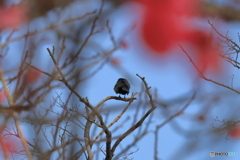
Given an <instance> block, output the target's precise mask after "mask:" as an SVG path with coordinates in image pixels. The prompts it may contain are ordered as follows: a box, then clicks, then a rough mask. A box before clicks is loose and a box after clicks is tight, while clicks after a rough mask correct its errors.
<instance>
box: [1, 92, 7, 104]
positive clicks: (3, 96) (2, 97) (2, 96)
mask: <svg viewBox="0 0 240 160" xmlns="http://www.w3.org/2000/svg"><path fill="white" fill-rule="evenodd" d="M5 97H6V96H5V94H4V92H0V103H1V102H3V100H4V99H5Z"/></svg>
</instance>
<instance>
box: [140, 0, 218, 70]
mask: <svg viewBox="0 0 240 160" xmlns="http://www.w3.org/2000/svg"><path fill="white" fill-rule="evenodd" d="M136 2H138V3H140V4H142V6H143V16H142V17H141V21H142V26H141V29H140V31H141V36H142V39H143V41H144V43H145V44H146V45H147V46H148V47H149V48H150V49H152V50H153V51H154V52H153V53H155V54H158V55H165V54H166V53H167V51H169V50H170V49H171V48H172V47H176V46H177V45H178V44H179V42H188V43H189V44H190V45H191V46H193V47H194V49H195V52H194V56H195V57H196V58H197V62H196V64H197V66H198V67H199V68H200V69H201V71H203V72H204V71H206V70H208V69H213V70H214V71H217V70H219V69H220V57H219V56H217V54H216V53H219V50H220V48H219V47H218V45H217V43H216V42H215V41H214V39H213V38H212V37H210V36H208V34H207V32H206V30H198V29H194V28H195V26H194V23H192V24H191V22H192V19H193V18H195V17H197V16H198V17H199V14H198V11H199V9H198V7H199V5H200V0H195V1H193V0H178V1H175V0H139V1H136Z"/></svg>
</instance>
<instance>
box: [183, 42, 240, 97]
mask: <svg viewBox="0 0 240 160" xmlns="http://www.w3.org/2000/svg"><path fill="white" fill-rule="evenodd" d="M179 46H180V45H179ZM180 48H181V49H182V51H183V52H184V53H185V54H186V56H187V57H188V59H189V60H190V62H191V63H192V64H193V66H194V67H195V68H196V70H197V71H198V73H199V76H200V77H201V78H203V79H205V80H206V81H209V82H212V83H215V84H217V85H219V86H222V87H224V88H227V89H230V90H232V91H234V92H236V93H237V94H240V91H238V90H236V89H234V88H231V87H229V86H227V85H224V84H222V83H219V82H216V81H214V80H212V79H209V78H207V77H205V76H204V74H203V73H202V72H201V71H200V70H199V68H198V67H197V65H196V64H195V63H194V62H193V60H192V58H191V57H190V56H189V54H188V53H187V51H185V50H184V49H183V47H182V46H180Z"/></svg>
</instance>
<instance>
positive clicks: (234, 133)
mask: <svg viewBox="0 0 240 160" xmlns="http://www.w3.org/2000/svg"><path fill="white" fill-rule="evenodd" d="M228 134H229V136H230V137H233V138H240V126H236V127H234V128H231V129H230V130H229V131H228Z"/></svg>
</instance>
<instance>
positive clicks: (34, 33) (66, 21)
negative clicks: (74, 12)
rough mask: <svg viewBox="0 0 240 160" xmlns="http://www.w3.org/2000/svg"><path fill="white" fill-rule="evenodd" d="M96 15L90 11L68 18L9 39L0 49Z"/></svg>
mask: <svg viewBox="0 0 240 160" xmlns="http://www.w3.org/2000/svg"><path fill="white" fill-rule="evenodd" d="M95 13H96V10H94V11H92V12H88V13H86V14H84V15H83V16H80V17H77V18H70V19H67V20H65V21H63V22H62V23H60V24H54V25H50V26H48V27H46V28H44V29H41V30H38V31H33V32H28V33H26V34H24V35H22V36H19V37H16V38H13V39H9V40H8V41H6V42H5V43H3V44H0V48H4V47H5V46H7V45H8V44H10V43H12V42H16V41H19V40H21V39H24V38H26V37H29V36H33V35H37V34H40V33H42V32H45V31H48V30H51V29H55V28H57V27H60V26H63V25H65V24H67V23H70V22H73V21H77V20H81V19H84V18H86V17H87V16H89V15H93V14H95Z"/></svg>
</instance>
